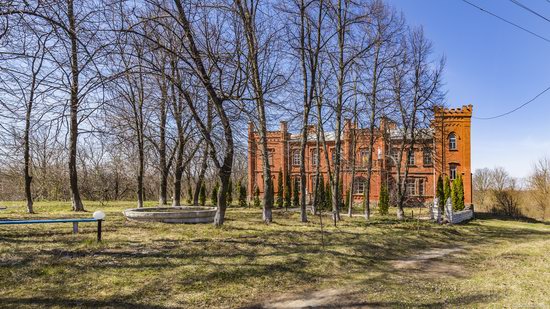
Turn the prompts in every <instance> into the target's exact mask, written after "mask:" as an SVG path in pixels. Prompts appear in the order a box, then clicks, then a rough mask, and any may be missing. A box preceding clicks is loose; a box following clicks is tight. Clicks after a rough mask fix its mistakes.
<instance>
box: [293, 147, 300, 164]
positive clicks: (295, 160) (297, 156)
mask: <svg viewBox="0 0 550 309" xmlns="http://www.w3.org/2000/svg"><path fill="white" fill-rule="evenodd" d="M300 162H302V160H300V150H297V149H296V150H293V151H292V165H300Z"/></svg>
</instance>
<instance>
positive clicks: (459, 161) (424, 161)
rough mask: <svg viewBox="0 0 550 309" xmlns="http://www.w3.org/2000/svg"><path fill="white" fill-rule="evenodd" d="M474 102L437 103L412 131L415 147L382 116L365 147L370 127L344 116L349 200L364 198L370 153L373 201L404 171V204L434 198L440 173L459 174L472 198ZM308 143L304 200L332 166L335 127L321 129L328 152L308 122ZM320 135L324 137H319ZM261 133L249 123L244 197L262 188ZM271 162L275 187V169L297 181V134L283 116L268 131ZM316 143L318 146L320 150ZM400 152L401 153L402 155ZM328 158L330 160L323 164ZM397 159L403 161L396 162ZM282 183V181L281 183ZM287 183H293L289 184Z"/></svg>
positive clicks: (344, 182)
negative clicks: (427, 122)
mask: <svg viewBox="0 0 550 309" xmlns="http://www.w3.org/2000/svg"><path fill="white" fill-rule="evenodd" d="M471 116H472V105H467V106H462V107H461V108H449V109H448V108H437V109H436V110H435V113H434V118H433V119H432V121H431V126H430V127H429V128H426V129H425V130H422V131H420V130H418V131H415V135H414V140H415V143H414V147H413V149H412V151H411V150H410V149H409V148H410V139H411V138H412V137H411V135H410V134H409V135H407V137H406V138H403V135H404V134H402V132H403V131H402V130H401V129H400V128H399V127H397V126H396V125H395V124H393V123H391V122H390V121H389V120H386V119H383V120H382V121H380V124H379V126H378V127H377V128H376V129H375V133H374V147H372V149H369V147H368V145H369V142H368V141H369V139H370V134H369V130H368V129H363V128H358V127H357V126H356V125H355V124H353V123H352V122H351V121H350V120H346V121H345V124H344V128H343V132H342V135H341V143H342V144H341V145H342V148H341V149H342V150H341V180H340V181H341V183H342V185H343V191H342V192H345V193H348V192H352V193H353V194H352V196H353V202H354V203H360V202H362V201H363V200H364V198H365V187H366V175H367V164H368V160H369V159H368V158H369V155H370V156H372V175H371V181H370V185H371V189H370V194H369V199H370V201H372V202H374V203H376V202H377V201H378V198H379V193H380V188H381V186H382V185H383V184H386V186H387V188H388V189H389V191H390V193H391V192H392V190H395V188H396V183H397V179H398V176H399V177H401V179H403V177H404V175H405V172H407V181H406V183H405V187H406V196H407V198H406V204H407V205H410V206H414V205H420V204H424V203H426V202H430V201H432V200H433V198H434V195H435V191H436V182H437V178H438V177H439V175H447V176H449V178H450V179H451V180H454V179H456V178H457V177H458V176H459V175H461V176H462V179H463V182H464V202H465V204H466V205H471V203H472V173H471V149H470V124H471ZM307 131H308V137H307V144H306V155H305V167H306V194H307V196H306V200H308V201H311V200H312V196H313V192H314V184H315V179H316V176H317V175H318V174H319V175H322V177H323V178H322V179H323V180H324V181H325V182H327V181H328V179H329V168H328V167H330V170H331V171H333V170H334V165H333V162H334V159H335V155H336V153H335V151H334V149H335V133H334V132H325V134H324V139H325V144H326V149H327V150H328V155H327V154H325V152H324V147H323V145H322V143H318V142H317V128H316V127H315V126H309V127H308V130H307ZM321 140H322V139H321ZM259 142H260V138H259V136H258V134H257V132H255V130H254V127H253V126H252V125H249V129H248V198H249V199H251V198H252V197H253V194H254V191H255V190H256V188H258V189H259V191H260V193H261V194H262V193H263V191H264V185H263V172H262V160H263V159H262V155H261V152H260V147H259ZM267 143H268V149H269V158H268V160H269V163H270V167H271V173H272V179H273V186H274V191H275V193H277V192H278V191H279V190H284V188H278V186H277V184H278V179H277V177H279V175H282V177H283V184H284V179H286V177H287V175H288V176H289V177H290V179H291V181H292V182H300V145H301V135H300V134H291V133H290V132H288V126H287V123H286V122H281V124H280V129H279V130H278V131H269V132H268V133H267ZM318 149H319V150H318ZM400 157H401V158H400ZM327 159H328V166H327ZM399 161H401V164H400V165H399V166H400V168H398V164H399ZM283 187H284V185H283ZM291 187H294V185H292V186H291Z"/></svg>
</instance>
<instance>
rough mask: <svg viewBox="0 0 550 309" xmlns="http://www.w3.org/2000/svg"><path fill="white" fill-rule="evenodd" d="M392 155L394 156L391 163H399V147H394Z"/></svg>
mask: <svg viewBox="0 0 550 309" xmlns="http://www.w3.org/2000/svg"><path fill="white" fill-rule="evenodd" d="M390 156H391V157H392V158H393V160H392V159H390V162H391V164H397V162H398V161H399V150H397V148H392V150H391V151H390Z"/></svg>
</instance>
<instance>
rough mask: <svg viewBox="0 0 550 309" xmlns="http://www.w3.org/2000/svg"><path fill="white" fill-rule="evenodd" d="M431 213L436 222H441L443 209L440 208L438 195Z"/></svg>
mask: <svg viewBox="0 0 550 309" xmlns="http://www.w3.org/2000/svg"><path fill="white" fill-rule="evenodd" d="M430 213H431V217H432V219H435V222H437V223H441V209H439V199H438V198H437V197H436V198H434V204H433V207H432V211H431V212H430Z"/></svg>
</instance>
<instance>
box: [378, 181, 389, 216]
mask: <svg viewBox="0 0 550 309" xmlns="http://www.w3.org/2000/svg"><path fill="white" fill-rule="evenodd" d="M389 208H390V194H389V192H388V188H387V187H386V186H385V185H382V186H381V187H380V197H379V200H378V211H380V214H381V215H387V214H388V210H389Z"/></svg>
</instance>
